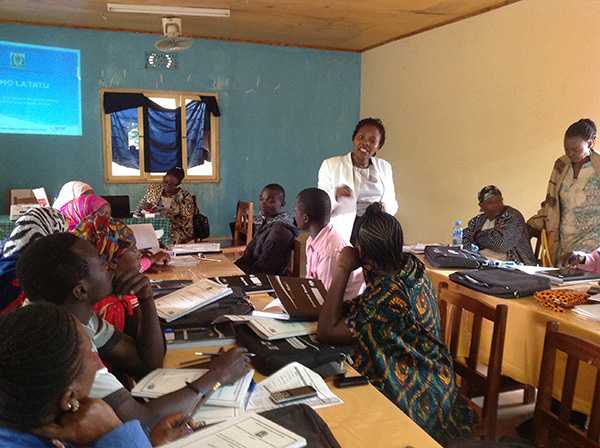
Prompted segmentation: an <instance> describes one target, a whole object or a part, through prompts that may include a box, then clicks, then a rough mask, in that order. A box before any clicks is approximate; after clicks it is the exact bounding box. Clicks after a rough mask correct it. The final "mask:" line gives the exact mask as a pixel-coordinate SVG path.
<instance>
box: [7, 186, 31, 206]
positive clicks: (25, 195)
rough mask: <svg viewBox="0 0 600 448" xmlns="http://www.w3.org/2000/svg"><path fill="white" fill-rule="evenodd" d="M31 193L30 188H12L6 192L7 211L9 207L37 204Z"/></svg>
mask: <svg viewBox="0 0 600 448" xmlns="http://www.w3.org/2000/svg"><path fill="white" fill-rule="evenodd" d="M37 203H38V202H37V199H36V198H35V196H34V194H33V191H32V190H31V189H30V188H13V189H11V190H9V191H8V209H9V211H10V206H11V205H22V204H37Z"/></svg>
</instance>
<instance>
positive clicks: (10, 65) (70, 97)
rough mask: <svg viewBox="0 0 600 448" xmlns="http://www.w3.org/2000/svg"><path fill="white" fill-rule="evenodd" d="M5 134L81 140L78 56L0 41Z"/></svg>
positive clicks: (0, 113)
mask: <svg viewBox="0 0 600 448" xmlns="http://www.w3.org/2000/svg"><path fill="white" fill-rule="evenodd" d="M0 133H4V134H45V135H81V75H80V69H79V50H71V49H68V48H55V47H43V46H39V45H28V44H20V43H16V42H6V41H0Z"/></svg>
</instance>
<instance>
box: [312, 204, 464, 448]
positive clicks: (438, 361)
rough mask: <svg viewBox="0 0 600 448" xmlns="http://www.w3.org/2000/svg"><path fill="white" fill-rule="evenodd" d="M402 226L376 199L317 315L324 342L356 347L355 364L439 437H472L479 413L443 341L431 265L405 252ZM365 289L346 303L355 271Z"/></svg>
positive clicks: (345, 252)
mask: <svg viewBox="0 0 600 448" xmlns="http://www.w3.org/2000/svg"><path fill="white" fill-rule="evenodd" d="M402 245H403V235H402V227H401V226H400V223H399V222H398V221H397V220H396V218H394V217H393V216H391V215H389V214H387V213H385V212H383V211H382V209H381V205H380V204H378V203H375V204H372V205H370V206H369V207H368V208H367V211H366V213H365V215H364V221H363V223H362V224H361V227H360V229H359V231H358V239H357V247H356V248H353V247H347V248H345V249H343V251H342V252H341V253H340V256H339V258H338V262H337V267H336V271H335V274H334V279H333V282H332V284H331V288H330V290H329V294H328V296H327V300H326V302H325V304H324V306H323V309H322V310H321V313H320V316H319V326H318V335H319V339H320V340H321V341H322V342H326V343H331V344H353V345H354V346H355V349H356V350H355V354H354V367H355V368H356V369H357V370H358V371H359V372H360V373H361V374H363V375H366V376H367V377H369V380H370V381H371V384H373V386H375V387H376V388H377V389H379V390H380V391H381V392H382V393H383V394H384V395H385V396H386V397H387V398H388V399H390V400H391V401H393V402H394V403H396V405H397V406H398V407H399V408H400V409H402V410H403V411H404V412H405V413H406V414H407V415H408V416H409V417H410V418H411V419H413V420H414V421H415V422H416V423H417V424H418V425H419V426H421V427H422V428H423V429H424V430H425V431H427V433H429V435H431V436H432V437H433V438H435V439H436V440H437V441H438V442H440V443H442V444H445V443H446V442H447V441H448V440H451V439H454V438H458V437H465V436H468V435H469V434H470V432H471V428H472V425H473V423H474V419H475V415H474V413H473V412H472V411H471V409H470V408H469V407H468V406H467V404H466V401H465V400H463V398H462V396H460V394H459V390H458V387H457V385H456V380H455V375H454V367H453V364H452V357H451V355H450V353H449V351H448V349H447V348H446V346H445V345H444V343H443V341H442V339H441V332H440V314H439V309H438V306H437V299H436V294H435V291H434V290H433V287H432V284H431V280H430V279H429V277H428V276H427V274H426V273H425V267H424V265H423V263H421V262H420V261H419V260H418V259H417V258H416V257H414V256H413V255H411V254H405V253H403V252H402ZM358 267H362V268H363V272H364V275H365V281H366V285H367V287H366V289H365V291H364V292H363V294H362V295H360V296H359V297H357V298H356V299H354V300H353V301H352V302H350V303H349V304H348V305H344V302H343V293H344V289H345V286H346V282H347V280H348V277H349V275H350V273H351V272H352V271H353V270H354V269H356V268H358Z"/></svg>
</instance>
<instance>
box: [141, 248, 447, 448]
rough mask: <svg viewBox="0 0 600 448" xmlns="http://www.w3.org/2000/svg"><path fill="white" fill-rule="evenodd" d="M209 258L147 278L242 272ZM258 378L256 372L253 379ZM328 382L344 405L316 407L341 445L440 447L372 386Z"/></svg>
mask: <svg viewBox="0 0 600 448" xmlns="http://www.w3.org/2000/svg"><path fill="white" fill-rule="evenodd" d="M210 258H215V259H219V260H221V261H220V262H216V261H201V262H199V264H198V266H196V267H192V268H173V269H172V270H169V271H165V272H161V273H159V274H151V275H150V277H151V278H153V279H156V280H159V279H160V280H167V279H169V280H170V279H200V278H205V277H214V276H219V275H239V274H240V273H241V272H240V270H239V269H238V268H237V266H235V265H234V264H233V263H232V262H231V261H230V260H229V259H227V258H226V257H224V256H222V255H211V256H210ZM270 300H271V297H270V296H268V295H266V294H265V295H257V296H252V302H253V303H254V305H255V306H256V307H257V309H261V308H262V307H264V305H266V304H267V303H268V302H269V301H270ZM194 351H195V350H193V349H187V350H186V349H181V350H169V351H168V352H167V355H166V357H165V362H164V365H165V367H178V366H179V364H180V363H181V362H182V361H185V360H189V359H192V358H193V352H194ZM351 370H352V369H351ZM350 374H352V373H350ZM261 379H262V378H261V376H260V375H258V374H257V377H256V380H257V381H260V380H261ZM327 384H328V385H329V387H331V389H332V390H333V391H334V393H335V394H336V395H338V396H339V397H340V398H341V399H342V400H343V401H344V404H342V405H338V406H331V407H328V408H323V409H318V410H317V412H318V413H319V415H320V416H321V417H322V418H323V419H324V420H325V421H326V422H327V424H328V425H329V427H330V428H331V430H332V431H333V434H334V435H335V437H336V439H337V440H338V442H339V443H340V445H341V446H342V447H344V448H354V447H356V448H365V447H368V448H406V447H416V448H428V447H432V448H433V447H438V448H439V447H440V445H439V444H438V443H437V442H436V441H435V440H433V439H432V438H431V437H430V436H429V435H428V434H427V433H426V432H425V431H423V430H422V429H421V428H420V427H419V426H418V425H417V424H416V423H414V422H413V421H412V420H411V419H410V418H409V417H408V416H407V415H406V414H404V412H402V411H401V410H400V409H399V408H398V407H397V406H396V405H395V404H393V403H392V402H391V401H389V400H388V399H387V398H385V397H384V396H383V395H382V394H381V393H380V392H379V391H378V390H377V389H375V388H374V387H373V386H371V385H368V386H360V387H351V388H346V389H337V388H336V387H335V386H334V385H333V383H332V382H331V381H330V380H328V381H327Z"/></svg>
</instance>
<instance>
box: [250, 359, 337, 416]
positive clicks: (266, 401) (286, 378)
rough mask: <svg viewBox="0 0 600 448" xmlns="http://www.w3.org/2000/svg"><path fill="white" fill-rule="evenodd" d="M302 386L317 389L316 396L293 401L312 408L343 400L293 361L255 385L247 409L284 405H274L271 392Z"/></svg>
mask: <svg viewBox="0 0 600 448" xmlns="http://www.w3.org/2000/svg"><path fill="white" fill-rule="evenodd" d="M302 386H312V387H313V388H314V389H315V390H316V391H317V396H316V397H313V398H307V399H305V400H298V401H296V402H294V403H305V404H307V405H309V406H310V407H313V408H322V407H326V406H333V405H336V404H342V403H343V401H342V400H341V399H340V398H339V397H338V396H337V395H335V394H334V393H333V392H331V389H329V387H328V386H327V384H326V383H325V381H324V380H323V378H321V376H320V375H318V374H317V373H315V372H313V371H312V370H310V369H309V368H308V367H305V366H303V365H302V364H300V363H297V362H293V363H290V364H288V365H287V366H285V367H283V368H281V369H279V370H278V371H277V372H275V373H274V374H272V375H271V376H269V377H268V378H265V379H264V380H263V381H261V382H260V383H258V384H257V385H256V388H255V389H254V392H253V393H252V395H250V400H249V401H248V407H247V408H246V410H247V411H256V412H260V411H266V410H268V409H273V408H277V407H281V406H285V404H284V405H276V404H275V403H273V402H272V401H271V398H270V396H271V393H272V392H277V391H281V390H286V389H293V388H296V387H302Z"/></svg>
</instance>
